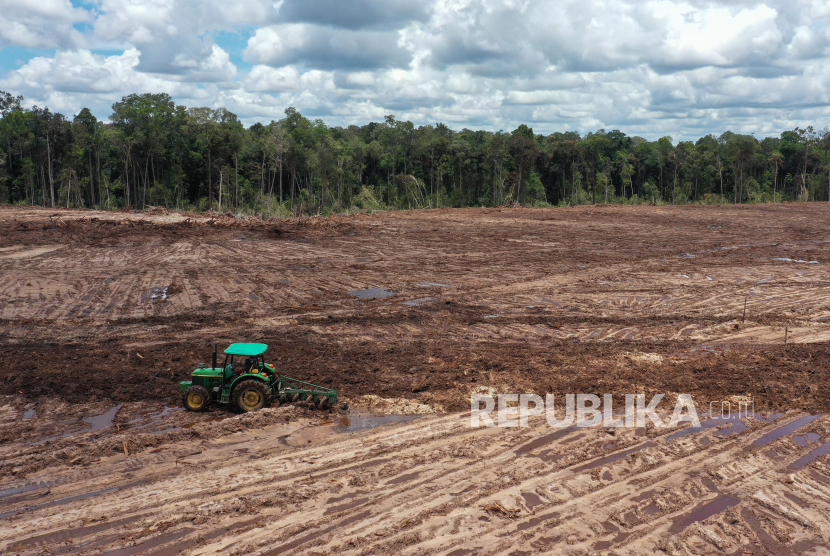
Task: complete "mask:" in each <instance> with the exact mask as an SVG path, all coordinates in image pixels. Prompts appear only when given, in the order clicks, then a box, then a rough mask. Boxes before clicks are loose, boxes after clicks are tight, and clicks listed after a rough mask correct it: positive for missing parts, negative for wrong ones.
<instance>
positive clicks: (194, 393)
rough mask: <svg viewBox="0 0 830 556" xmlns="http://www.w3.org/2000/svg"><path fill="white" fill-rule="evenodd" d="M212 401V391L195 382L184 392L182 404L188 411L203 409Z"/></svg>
mask: <svg viewBox="0 0 830 556" xmlns="http://www.w3.org/2000/svg"><path fill="white" fill-rule="evenodd" d="M209 403H210V393H209V392H208V391H207V388H205V387H204V386H199V385H198V384H195V385H193V386H191V387H190V388H188V389H187V390H185V391H184V394H182V405H183V406H184V408H185V409H186V410H188V411H203V410H204V409H205V408H206V407H207V406H208V404H209Z"/></svg>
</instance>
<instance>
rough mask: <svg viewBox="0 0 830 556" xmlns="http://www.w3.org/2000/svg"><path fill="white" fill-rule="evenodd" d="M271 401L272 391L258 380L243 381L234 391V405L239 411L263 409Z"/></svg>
mask: <svg viewBox="0 0 830 556" xmlns="http://www.w3.org/2000/svg"><path fill="white" fill-rule="evenodd" d="M270 400H271V391H270V390H269V389H268V387H267V386H265V384H263V383H262V382H260V381H258V380H243V381H242V382H240V383H239V385H238V386H237V387H236V388H234V390H233V403H234V405H235V406H236V408H237V409H238V410H239V411H244V412H246V413H247V412H249V411H256V410H257V409H262V408H263V407H265V406H266V405H267V404H268V402H269V401H270Z"/></svg>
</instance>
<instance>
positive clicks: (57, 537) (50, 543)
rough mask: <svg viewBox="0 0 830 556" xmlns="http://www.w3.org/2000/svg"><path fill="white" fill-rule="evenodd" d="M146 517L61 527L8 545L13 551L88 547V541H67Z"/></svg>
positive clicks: (137, 516)
mask: <svg viewBox="0 0 830 556" xmlns="http://www.w3.org/2000/svg"><path fill="white" fill-rule="evenodd" d="M143 517H145V515H136V516H132V517H126V518H123V519H118V520H115V521H109V522H106V523H99V524H97V525H90V526H87V527H76V528H73V529H61V530H60V531H53V532H51V533H46V534H43V535H37V536H35V537H29V538H27V539H23V540H20V541H16V542H15V543H14V544H11V545H9V546H8V550H9V551H11V552H14V551H17V550H23V549H26V548H36V547H38V546H44V547H56V546H63V547H64V548H70V550H73V549H77V548H81V547H82V546H83V547H84V548H85V549H88V548H89V546H88V544H89V543H88V542H87V543H81V544H76V545H74V546H72V547H66V544H67V543H70V542H72V539H80V538H83V537H88V536H90V535H95V534H98V533H101V532H103V531H108V530H110V529H115V528H116V527H120V526H122V525H126V524H128V523H132V522H134V521H138V520H139V519H141V518H143Z"/></svg>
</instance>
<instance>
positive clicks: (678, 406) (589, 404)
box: [470, 394, 754, 428]
mask: <svg viewBox="0 0 830 556" xmlns="http://www.w3.org/2000/svg"><path fill="white" fill-rule="evenodd" d="M663 397H664V394H656V395H655V396H653V397H652V398H651V400H649V402H648V403H646V397H645V395H644V394H626V395H625V412H624V413H620V412H616V413H615V412H614V407H613V400H614V396H613V395H612V394H603V395H602V398H600V397H599V396H597V395H596V394H566V395H565V406H564V408H565V412H564V416H563V417H562V418H561V419H557V417H556V414H555V410H556V405H555V400H554V395H553V394H547V395H546V396H545V398H542V397H541V396H538V395H536V394H499V395H497V396H496V397H493V396H491V395H487V394H472V395H471V396H470V426H471V427H480V426H481V425H482V424H483V425H484V426H485V427H496V426H498V427H527V426H528V419H529V418H530V417H534V416H538V415H544V416H545V419H546V421H547V423H548V424H549V425H550V426H551V427H555V428H562V427H569V426H576V427H595V426H600V425H602V426H604V427H635V428H640V427H645V426H646V420H648V421H650V422H651V423H652V424H653V425H654V426H655V427H660V428H662V427H676V426H678V425H679V424H681V423H686V422H688V423H691V424H692V427H699V426H700V419H699V418H698V414H697V409H696V408H695V404H694V401H693V400H692V396H691V395H690V394H679V395H678V396H677V401H676V402H675V404H674V408H673V410H672V414H671V418H670V419H669V420H668V421H664V420H663V418H662V417H660V415H659V414H658V406H659V405H660V402H661V401H662V400H663ZM496 398H498V400H496ZM560 403H561V399H560ZM724 404H726V405H724ZM739 404H740V405H739V407H738V410H739V412H743V413H744V416H748V414H747V413H746V412H747V411H749V410H750V409H751V410H752V411H753V415H754V404H753V402H751V401H750V402H739ZM732 407H733V406H732V405H731V404H730V402H712V403H711V404H710V412H709V414H710V417H711V418H714V417H715V415H717V416H718V418H726V419H731V418H734V416H735V415H736V413H733V411H732ZM713 410H714V411H713ZM737 414H740V413H737Z"/></svg>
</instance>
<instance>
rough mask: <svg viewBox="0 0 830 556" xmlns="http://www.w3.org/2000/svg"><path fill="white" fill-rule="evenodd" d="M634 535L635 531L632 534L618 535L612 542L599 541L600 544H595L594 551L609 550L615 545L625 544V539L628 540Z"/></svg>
mask: <svg viewBox="0 0 830 556" xmlns="http://www.w3.org/2000/svg"><path fill="white" fill-rule="evenodd" d="M633 534H634V532H633V531H631V532H630V533H622V532H620V533H617V536H616V537H614V538H613V539H611V540H610V541H599V542H598V543H596V544H594V550H608V549H609V548H611V547H612V546H613V545H615V544H619V543H621V542H623V541H624V540H625V539H627V538H628V537H630V536H631V535H633Z"/></svg>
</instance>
